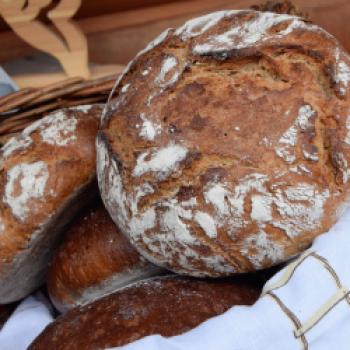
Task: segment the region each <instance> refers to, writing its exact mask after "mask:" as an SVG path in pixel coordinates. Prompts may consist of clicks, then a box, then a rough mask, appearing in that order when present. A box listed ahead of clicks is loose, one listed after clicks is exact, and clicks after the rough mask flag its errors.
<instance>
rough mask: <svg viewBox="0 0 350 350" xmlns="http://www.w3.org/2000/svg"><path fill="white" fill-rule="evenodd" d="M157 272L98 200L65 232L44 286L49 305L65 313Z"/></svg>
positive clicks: (158, 272)
mask: <svg viewBox="0 0 350 350" xmlns="http://www.w3.org/2000/svg"><path fill="white" fill-rule="evenodd" d="M160 273H162V270H161V269H160V268H159V267H157V266H155V265H153V264H151V263H149V262H148V261H146V260H145V259H144V258H143V257H142V256H141V255H140V254H138V252H137V251H136V250H135V248H134V247H133V246H132V245H131V244H130V243H129V241H128V240H127V238H126V237H125V236H124V235H122V234H121V233H120V231H119V229H118V228H117V226H116V225H115V224H114V222H113V221H112V219H111V218H110V216H109V214H108V212H107V211H106V209H105V208H104V206H103V204H102V203H101V202H100V201H98V202H97V203H96V204H95V205H93V206H92V207H90V208H88V209H87V210H86V211H84V212H83V213H82V214H81V215H80V217H79V218H78V219H77V220H75V221H74V222H73V223H72V224H71V225H70V227H69V229H68V231H67V232H66V233H65V236H64V238H63V241H62V243H61V244H60V246H59V247H58V249H57V251H56V252H55V254H54V257H53V260H52V262H51V264H50V267H49V270H48V277H47V287H48V291H49V295H50V298H51V300H52V302H53V304H54V305H55V306H56V308H57V309H58V310H59V311H61V312H65V311H67V310H68V309H70V308H72V307H74V306H79V305H84V304H87V303H90V302H91V301H93V300H95V299H99V298H101V297H102V296H104V295H107V294H110V293H112V292H114V291H116V290H117V289H120V288H121V287H124V286H126V285H127V284H129V283H131V282H134V281H136V280H140V279H145V278H147V277H150V276H152V275H156V274H160Z"/></svg>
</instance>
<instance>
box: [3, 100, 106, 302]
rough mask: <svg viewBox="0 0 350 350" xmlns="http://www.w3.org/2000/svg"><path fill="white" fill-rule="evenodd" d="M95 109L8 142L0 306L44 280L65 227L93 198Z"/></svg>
mask: <svg viewBox="0 0 350 350" xmlns="http://www.w3.org/2000/svg"><path fill="white" fill-rule="evenodd" d="M100 113H101V107H100V106H79V107H74V108H69V109H62V110H59V111H57V112H54V113H52V114H50V115H48V116H47V117H45V118H43V119H41V120H39V121H37V122H35V123H33V124H32V125H30V126H29V127H27V128H26V129H25V130H24V131H23V132H22V133H21V134H20V135H19V136H17V137H14V138H12V139H10V140H9V141H8V142H7V143H6V144H5V145H4V146H3V148H2V149H1V154H0V238H1V239H0V303H8V302H12V301H15V300H18V299H20V298H22V297H24V296H26V295H27V294H29V293H30V292H32V291H33V290H34V289H35V288H37V287H38V286H39V285H40V284H41V283H42V282H43V280H44V277H45V270H46V268H47V264H48V261H49V257H50V255H51V251H52V249H53V247H54V246H55V244H56V242H57V240H58V237H59V233H60V232H61V231H62V229H63V227H64V225H65V224H66V223H67V222H68V221H70V219H71V218H72V217H73V216H74V215H75V214H76V213H77V211H78V209H80V208H81V207H82V206H83V205H86V202H87V198H90V197H92V196H93V195H96V190H95V187H96V184H95V173H96V172H95V166H96V162H95V154H96V153H95V147H94V140H95V137H96V132H97V129H98V124H99V116H100Z"/></svg>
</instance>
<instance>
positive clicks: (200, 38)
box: [100, 10, 350, 276]
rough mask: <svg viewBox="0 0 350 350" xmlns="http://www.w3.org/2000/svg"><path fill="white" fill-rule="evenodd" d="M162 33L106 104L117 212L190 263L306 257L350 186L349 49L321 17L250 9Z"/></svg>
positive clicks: (140, 240) (239, 266) (175, 261)
mask: <svg viewBox="0 0 350 350" xmlns="http://www.w3.org/2000/svg"><path fill="white" fill-rule="evenodd" d="M161 37H162V38H163V39H164V40H163V41H162V40H157V41H156V45H153V44H152V46H153V48H152V49H151V50H148V51H146V52H143V53H141V54H139V55H138V56H137V57H136V58H135V60H134V61H133V62H132V63H131V64H130V69H129V70H127V71H126V73H125V75H123V77H122V78H121V79H120V81H119V83H118V84H119V85H118V86H117V90H116V91H117V97H116V98H115V99H114V100H113V101H112V102H111V103H110V105H109V110H108V111H107V113H106V114H107V115H108V118H106V120H105V123H104V126H103V133H104V134H105V135H106V140H107V141H106V142H107V145H106V147H109V149H110V150H111V154H113V156H114V157H115V159H117V163H118V164H119V165H118V170H117V169H116V168H115V167H114V168H113V167H111V166H110V165H108V164H110V163H108V162H107V163H108V164H107V163H104V162H101V164H100V167H101V173H102V174H103V175H102V177H103V178H104V179H105V180H104V181H105V183H104V186H105V196H106V197H111V198H112V193H113V190H114V189H115V185H113V183H112V181H109V180H106V179H107V178H114V183H118V184H121V185H118V186H120V187H118V190H120V191H121V192H120V195H119V196H120V198H119V199H118V200H117V199H114V200H112V199H111V198H109V199H108V198H107V199H108V200H107V202H108V203H110V204H109V205H107V208H108V210H109V211H110V213H111V215H112V217H113V219H114V220H115V221H116V222H117V223H118V224H120V223H121V224H122V225H121V226H122V227H123V228H124V231H125V234H127V235H128V236H129V237H130V239H131V241H132V242H133V244H134V245H135V246H136V247H137V249H138V250H139V251H140V252H141V253H142V254H144V255H145V256H146V257H147V258H149V259H150V260H151V261H152V262H154V263H157V264H159V265H162V266H166V267H167V268H170V269H173V270H174V271H177V272H181V273H187V274H192V275H207V276H218V275H227V274H231V273H233V272H246V271H251V270H255V269H260V268H265V267H268V266H271V265H274V264H277V263H280V262H282V261H285V260H286V259H288V258H289V257H290V256H293V255H295V254H297V253H298V252H300V251H301V250H302V249H304V248H305V247H306V246H308V245H309V244H310V243H311V242H312V240H313V239H314V237H316V236H317V235H319V234H320V233H323V232H325V231H327V230H328V229H329V227H330V226H331V225H332V224H333V223H334V222H335V220H336V218H337V215H339V210H338V209H339V208H340V207H342V206H343V205H344V203H346V201H347V198H348V195H349V189H348V188H349V185H348V180H349V179H350V169H348V163H349V162H350V149H349V147H348V146H347V140H348V136H347V135H348V128H349V127H350V122H348V121H347V119H348V117H349V114H350V101H349V93H348V84H349V82H350V58H349V57H348V56H347V55H346V53H344V52H343V51H342V50H341V48H340V46H339V44H338V43H337V42H336V40H335V39H334V38H333V37H332V36H331V35H330V34H328V33H327V32H325V31H324V30H323V29H321V28H319V27H317V26H315V25H312V24H310V23H307V22H305V21H303V20H302V19H300V18H298V17H295V16H287V15H277V14H272V13H260V12H256V11H250V10H247V11H246V10H244V11H228V12H219V13H214V14H211V15H208V16H205V17H201V18H198V19H194V20H192V21H189V22H187V24H185V25H184V26H183V27H181V28H179V29H177V30H169V31H167V32H166V34H163V35H162V36H161ZM348 73H349V74H348ZM126 86H127V88H125V87H126ZM349 118H350V117H349ZM349 140H350V137H349ZM104 147H105V146H104ZM101 152H104V151H103V150H102V149H101ZM101 159H105V158H104V157H101ZM108 167H109V168H110V170H108V169H107V168H108ZM112 168H113V169H114V170H111V169H112ZM116 179H118V180H116ZM117 202H118V203H117ZM113 203H114V204H113ZM116 208H119V209H118V210H121V211H123V212H125V213H126V214H125V215H124V217H123V218H122V216H121V215H120V214H118V213H117V210H116ZM121 221H122V222H121Z"/></svg>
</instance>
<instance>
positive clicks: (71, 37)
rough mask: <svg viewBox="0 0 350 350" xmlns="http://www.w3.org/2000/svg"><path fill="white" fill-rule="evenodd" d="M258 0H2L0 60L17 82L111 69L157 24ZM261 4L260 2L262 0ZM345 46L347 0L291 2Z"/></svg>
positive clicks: (349, 16) (348, 43)
mask: <svg viewBox="0 0 350 350" xmlns="http://www.w3.org/2000/svg"><path fill="white" fill-rule="evenodd" d="M263 2H264V1H259V0H215V1H213V0H182V1H179V0H177V1H176V0H118V1H115V0H98V1H97V0H0V14H1V16H0V44H1V49H0V66H2V67H3V68H4V69H5V71H7V73H8V74H9V75H10V76H11V78H12V79H13V80H14V81H15V82H16V83H17V85H18V86H19V87H27V86H44V85H47V84H50V83H52V82H55V81H59V80H62V79H66V78H67V77H72V76H83V77H84V78H96V77H101V76H105V75H108V74H113V73H117V72H119V71H120V69H121V68H122V65H125V64H126V63H127V62H128V61H129V60H130V59H131V58H132V57H133V56H134V55H135V54H136V53H137V52H138V51H139V50H140V49H142V48H143V47H144V46H145V45H146V44H147V43H148V42H149V41H150V40H151V39H152V38H154V37H155V36H157V35H158V34H159V33H160V32H161V31H162V30H163V29H165V28H168V27H176V26H178V25H180V24H182V23H183V22H184V21H186V20H187V19H189V18H191V17H195V16H198V15H201V14H205V13H208V12H211V11H215V10H221V9H240V8H248V7H250V6H252V5H258V4H260V3H263ZM265 2H266V1H265ZM293 4H295V5H296V6H297V7H298V8H299V9H300V10H301V11H302V12H303V13H305V14H307V15H308V16H309V19H311V20H312V21H314V22H315V23H317V24H319V25H321V26H323V27H324V28H325V29H327V30H328V31H329V32H331V33H332V34H333V35H335V36H336V37H337V38H338V39H339V40H340V41H341V42H342V44H343V45H344V46H345V48H346V49H347V50H348V51H350V25H349V21H350V1H349V0H294V1H293Z"/></svg>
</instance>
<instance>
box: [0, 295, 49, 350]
mask: <svg viewBox="0 0 350 350" xmlns="http://www.w3.org/2000/svg"><path fill="white" fill-rule="evenodd" d="M51 311H52V309H51V307H50V305H49V303H48V301H47V300H46V299H45V297H44V296H43V295H42V293H40V292H37V293H35V294H33V295H32V296H30V297H28V298H26V299H25V300H24V301H22V302H21V303H20V304H19V306H18V307H17V308H16V310H15V311H14V313H13V314H12V315H11V317H10V318H9V319H8V320H7V322H6V323H5V324H4V326H3V328H2V330H1V332H0V349H1V350H25V349H27V347H28V345H29V344H30V343H31V342H32V341H33V340H34V339H35V337H36V336H37V335H38V334H39V333H40V332H41V331H42V330H43V329H44V328H45V327H46V326H47V325H48V324H49V323H51V322H52V321H53V317H52V312H51Z"/></svg>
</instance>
